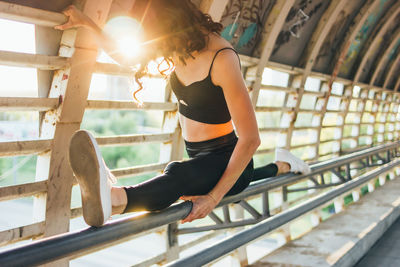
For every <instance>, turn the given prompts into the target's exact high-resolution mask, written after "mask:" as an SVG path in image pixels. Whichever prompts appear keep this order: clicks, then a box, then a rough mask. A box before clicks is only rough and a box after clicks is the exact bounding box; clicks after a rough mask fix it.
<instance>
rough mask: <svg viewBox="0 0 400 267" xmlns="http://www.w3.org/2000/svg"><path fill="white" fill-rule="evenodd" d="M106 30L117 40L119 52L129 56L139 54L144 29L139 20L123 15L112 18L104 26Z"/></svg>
mask: <svg viewBox="0 0 400 267" xmlns="http://www.w3.org/2000/svg"><path fill="white" fill-rule="evenodd" d="M104 30H105V32H106V33H107V34H108V35H109V36H110V37H112V38H113V39H114V40H116V43H117V49H118V52H119V53H121V54H123V55H125V56H126V57H128V58H133V57H136V56H137V55H139V53H140V50H141V45H142V41H141V39H142V38H141V37H142V36H141V35H142V30H141V27H140V24H139V22H137V21H136V20H135V19H133V18H131V17H126V16H121V17H116V18H113V19H111V20H110V21H108V22H107V24H106V26H105V27H104Z"/></svg>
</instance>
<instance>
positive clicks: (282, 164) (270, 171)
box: [253, 148, 311, 181]
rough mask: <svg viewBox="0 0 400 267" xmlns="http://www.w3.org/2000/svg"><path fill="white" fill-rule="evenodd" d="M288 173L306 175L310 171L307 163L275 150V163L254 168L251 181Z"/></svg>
mask: <svg viewBox="0 0 400 267" xmlns="http://www.w3.org/2000/svg"><path fill="white" fill-rule="evenodd" d="M288 172H295V173H303V174H308V173H310V172H311V169H310V167H309V166H308V164H307V163H305V162H304V161H302V160H301V159H300V158H298V157H296V156H295V155H293V154H292V153H290V152H289V151H287V150H285V149H281V148H277V149H276V151H275V163H270V164H268V165H265V166H262V167H258V168H255V169H254V178H253V181H257V180H262V179H265V178H269V177H274V176H278V175H281V174H284V173H288Z"/></svg>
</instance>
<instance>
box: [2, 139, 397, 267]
mask: <svg viewBox="0 0 400 267" xmlns="http://www.w3.org/2000/svg"><path fill="white" fill-rule="evenodd" d="M399 146H400V142H396V143H391V144H386V145H381V146H378V147H374V148H369V149H365V150H363V151H359V152H355V153H352V154H348V155H346V156H342V157H340V158H337V159H332V160H329V161H326V162H321V163H317V164H314V165H312V173H311V174H309V175H295V174H287V175H283V176H280V177H279V178H273V179H264V180H259V181H256V182H253V183H252V184H251V185H250V186H249V187H248V188H247V189H246V190H244V191H243V192H242V193H240V194H237V195H234V196H229V197H225V198H224V199H223V200H222V201H221V203H220V204H219V205H218V207H223V210H225V211H226V209H224V207H225V206H226V205H228V204H230V203H234V202H239V204H240V205H241V206H242V207H243V208H244V209H246V210H247V211H249V213H250V214H252V216H253V217H254V218H252V219H243V220H241V221H231V219H230V217H229V213H228V214H224V215H225V216H224V219H223V220H222V219H220V218H219V217H218V216H217V215H216V214H214V213H212V214H211V215H210V217H211V218H212V219H213V220H214V221H215V224H214V225H209V226H201V227H193V228H182V229H179V227H174V223H175V222H176V221H178V220H180V219H182V218H184V217H186V216H187V214H188V213H189V212H190V210H191V203H190V202H184V203H180V204H177V205H173V206H171V207H170V208H168V209H166V210H163V211H161V212H153V213H147V214H142V215H139V216H130V217H127V218H123V219H119V220H114V221H111V222H110V223H108V224H106V225H104V226H102V227H100V228H94V227H91V228H88V229H85V230H82V231H77V232H71V233H66V234H62V235H58V236H54V237H50V238H46V239H43V240H39V241H35V242H32V243H31V244H28V245H25V246H22V247H19V248H14V249H10V250H7V251H4V252H2V253H0V266H30V265H38V264H44V263H48V262H52V261H55V260H58V259H61V258H69V259H72V258H76V257H79V256H82V255H85V254H89V253H92V252H94V251H96V250H99V249H103V248H105V247H109V246H112V245H113V244H115V243H117V242H121V241H124V240H126V239H128V238H130V237H132V236H133V235H135V234H139V233H141V232H143V231H147V230H150V229H154V228H157V227H160V226H163V225H166V224H169V225H170V227H168V238H169V241H170V242H176V235H178V234H186V233H193V232H199V231H209V230H218V229H224V228H232V227H237V226H243V225H249V224H255V225H254V226H252V227H251V228H250V229H247V230H244V231H242V232H240V233H238V234H237V235H235V236H233V237H230V238H228V239H226V240H223V241H221V242H219V243H217V244H216V245H214V246H212V247H211V248H212V249H211V248H210V249H207V250H204V251H201V252H200V253H196V255H194V256H191V257H189V258H185V259H182V260H178V261H176V262H175V263H173V264H172V265H171V266H188V265H186V263H187V262H188V261H189V260H190V263H191V265H190V266H194V265H193V263H196V264H195V265H196V266H197V264H199V265H201V264H204V263H207V262H210V261H212V260H214V259H216V258H218V257H220V256H222V255H224V254H226V253H229V252H230V251H231V250H233V249H235V248H237V247H239V246H241V245H243V244H246V243H247V242H249V241H251V240H254V239H255V238H257V237H258V236H260V235H263V234H265V233H267V232H269V231H271V230H273V229H276V228H277V227H279V226H282V225H283V224H285V223H287V222H289V221H290V220H293V219H295V218H297V217H298V216H300V215H302V214H304V213H306V212H308V211H310V210H312V209H314V208H316V207H318V206H320V205H322V204H324V203H326V202H327V201H329V200H331V199H333V198H335V197H337V196H339V195H341V194H343V193H345V192H347V191H349V190H351V189H353V188H355V187H357V186H359V185H361V184H363V183H365V182H367V181H369V180H370V179H372V178H374V177H376V176H378V175H380V174H382V173H384V172H387V171H388V170H390V169H392V168H394V167H395V166H398V165H399V164H400V160H399V159H394V158H395V157H397V155H398V148H399ZM383 154H384V155H385V157H383V156H382V155H383ZM360 162H362V164H361V165H362V166H363V165H365V166H372V165H373V166H378V165H380V166H381V167H380V168H376V169H374V170H373V171H370V172H368V173H366V174H363V175H361V176H359V177H358V178H353V177H351V175H350V173H351V172H350V170H351V167H356V168H357V167H358V166H359V164H360ZM341 168H342V169H341ZM327 172H332V173H336V174H340V173H341V172H344V173H346V174H347V175H348V176H343V177H342V178H343V179H340V182H341V183H343V185H341V186H339V187H337V188H335V189H333V190H330V191H328V192H325V193H323V194H321V195H319V196H317V197H315V198H314V199H310V200H308V201H306V202H305V203H303V204H301V205H299V206H296V207H294V208H291V209H289V210H287V211H284V212H282V213H279V214H277V215H274V216H270V211H269V205H268V201H267V199H268V198H265V197H263V200H264V207H263V213H262V214H260V213H259V212H258V211H257V210H256V209H255V208H253V207H252V206H251V205H250V204H249V203H248V202H246V201H245V200H244V199H245V198H248V197H251V196H254V195H257V194H268V191H269V190H272V189H276V188H279V187H282V186H289V185H290V184H293V183H294V182H298V181H300V180H304V179H312V181H313V182H315V183H316V184H315V185H314V186H312V188H325V186H333V185H336V183H331V184H323V183H322V181H323V178H321V177H323V175H324V174H325V173H327ZM317 175H318V176H319V177H320V179H319V180H320V181H319V182H318V181H317V180H316V179H313V177H315V176H317ZM304 190H309V189H308V188H304ZM290 192H291V191H290V190H288V191H287V193H290ZM211 250H212V251H211Z"/></svg>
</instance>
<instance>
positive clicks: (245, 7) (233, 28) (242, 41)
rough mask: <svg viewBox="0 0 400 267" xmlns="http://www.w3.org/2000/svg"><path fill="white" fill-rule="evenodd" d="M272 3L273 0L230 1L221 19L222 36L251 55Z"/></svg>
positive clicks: (239, 49)
mask: <svg viewBox="0 0 400 267" xmlns="http://www.w3.org/2000/svg"><path fill="white" fill-rule="evenodd" d="M274 4H275V0H274V1H270V0H269V1H265V0H233V1H230V2H229V3H228V5H227V7H226V9H225V13H224V14H223V16H222V20H221V22H222V24H223V25H224V26H225V27H224V30H223V31H222V33H221V35H222V37H224V38H225V39H226V40H228V41H230V42H231V44H232V45H233V46H234V47H235V48H236V49H237V50H238V51H239V52H240V53H243V54H246V55H252V52H253V50H254V49H255V47H256V45H257V44H258V41H259V39H260V36H261V34H262V31H263V28H264V23H265V21H266V18H267V16H268V14H269V12H270V10H271V9H272V7H273V5H274Z"/></svg>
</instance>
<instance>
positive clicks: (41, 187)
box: [0, 180, 47, 201]
mask: <svg viewBox="0 0 400 267" xmlns="http://www.w3.org/2000/svg"><path fill="white" fill-rule="evenodd" d="M46 191H47V180H45V181H40V182H34V183H27V184H19V185H12V186H4V187H0V201H6V200H12V199H16V198H23V197H28V196H33V195H35V194H38V193H42V192H46Z"/></svg>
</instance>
